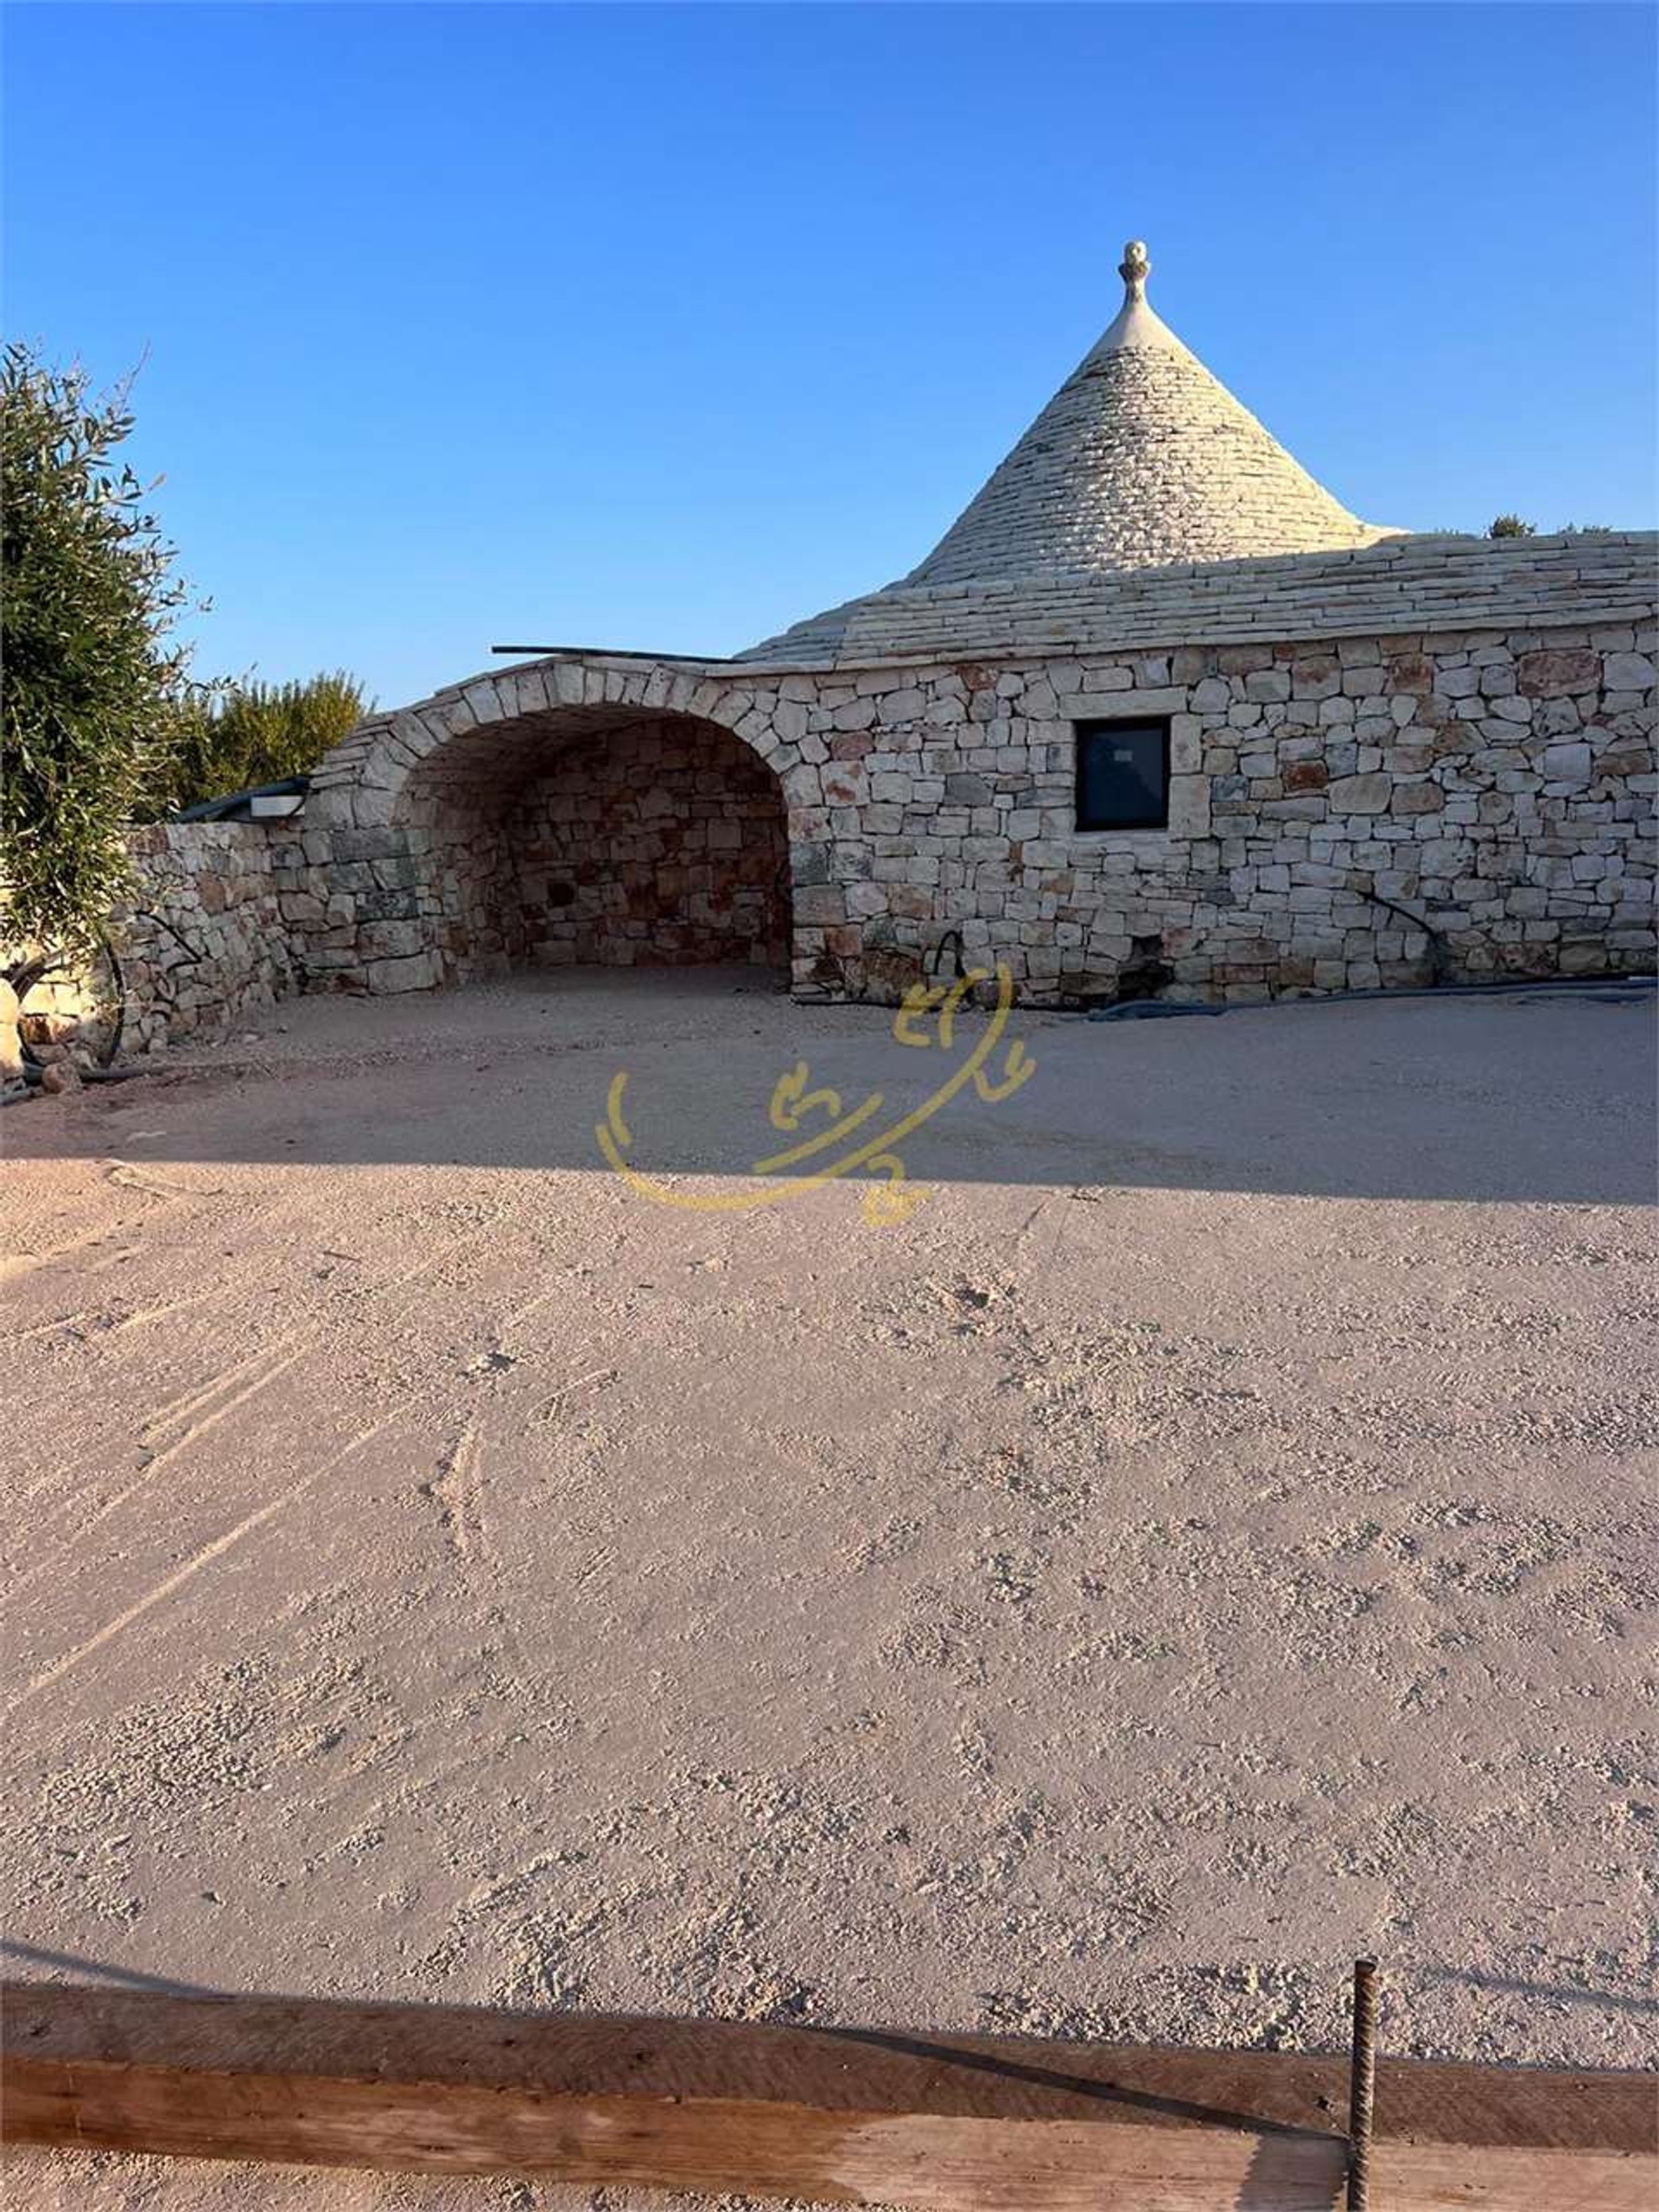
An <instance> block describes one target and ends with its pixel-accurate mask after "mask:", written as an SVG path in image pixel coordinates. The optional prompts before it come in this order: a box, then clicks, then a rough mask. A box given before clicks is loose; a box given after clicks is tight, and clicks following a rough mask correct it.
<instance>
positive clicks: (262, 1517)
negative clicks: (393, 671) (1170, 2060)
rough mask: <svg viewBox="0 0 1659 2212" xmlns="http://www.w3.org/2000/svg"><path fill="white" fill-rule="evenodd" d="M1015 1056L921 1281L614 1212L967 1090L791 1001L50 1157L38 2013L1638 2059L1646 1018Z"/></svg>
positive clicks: (30, 1569) (626, 983)
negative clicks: (794, 1083) (80, 2006)
mask: <svg viewBox="0 0 1659 2212" xmlns="http://www.w3.org/2000/svg"><path fill="white" fill-rule="evenodd" d="M1650 1032H1651V1014H1650V1008H1649V1007H1646V1006H1644V1005H1643V1004H1641V1003H1637V1002H1634V1001H1633V1000H1632V998H1631V997H1630V995H1626V997H1625V998H1624V1001H1622V1002H1615V1003H1610V1002H1607V1001H1595V1000H1592V999H1587V998H1583V997H1578V998H1573V997H1567V996H1550V997H1543V998H1540V997H1536V996H1529V997H1523V996H1521V995H1514V996H1505V997H1501V998H1491V999H1457V1000H1450V1001H1442V1002H1440V1003H1431V1002H1428V1001H1422V1000H1411V1001H1395V1002H1389V1003H1366V1004H1350V1005H1328V1006H1300V1007H1276V1008H1272V1009H1262V1010H1261V1011H1259V1012H1255V1011H1253V1012H1237V1013H1233V1014H1229V1015H1227V1016H1226V1017H1225V1018H1224V1019H1223V1020H1185V1021H1173V1022H1156V1023H1145V1024H1136V1025H1134V1026H1128V1025H1100V1024H1088V1023H1084V1022H1081V1021H1077V1020H1069V1019H1066V1018H1064V1017H1057V1016H1041V1015H1030V1016H1025V1017H1020V1018H1019V1019H1017V1020H1016V1021H1015V1023H1014V1033H1017V1034H1019V1035H1020V1037H1021V1038H1022V1039H1024V1041H1025V1044H1026V1047H1027V1051H1028V1052H1029V1053H1030V1055H1031V1057H1032V1058H1033V1061H1034V1063H1035V1073H1034V1074H1033V1076H1032V1077H1031V1079H1030V1080H1029V1081H1028V1082H1027V1084H1026V1085H1025V1087H1024V1088H1023V1089H1022V1090H1020V1091H1019V1092H1018V1093H1017V1094H1016V1095H1015V1096H1014V1097H1012V1098H1010V1099H1008V1100H1007V1101H1006V1102H1004V1103H998V1104H986V1103H982V1102H981V1101H979V1100H977V1099H975V1098H973V1097H972V1096H971V1094H969V1095H968V1096H967V1098H966V1101H964V1099H961V1098H959V1099H957V1101H955V1102H954V1103H952V1104H951V1105H950V1107H948V1108H947V1109H945V1110H944V1112H943V1113H942V1114H940V1115H939V1116H938V1118H937V1119H936V1120H934V1121H933V1122H931V1123H929V1124H928V1125H927V1126H926V1127H925V1128H923V1129H922V1130H921V1131H920V1132H919V1133H918V1135H917V1136H916V1138H915V1139H914V1140H913V1141H911V1142H908V1143H906V1145H904V1146H902V1147H900V1149H901V1150H902V1152H903V1155H904V1158H905V1162H906V1167H907V1168H908V1170H909V1172H910V1173H911V1175H912V1177H913V1178H914V1179H916V1180H917V1181H918V1183H921V1184H924V1185H926V1186H928V1188H929V1190H930V1192H931V1195H929V1196H928V1197H927V1198H926V1199H925V1202H924V1203H922V1204H921V1205H919V1206H918V1208H917V1210H916V1211H913V1212H912V1213H911V1214H910V1215H909V1217H907V1218H906V1220H904V1221H903V1222H902V1223H900V1224H897V1225H889V1226H885V1227H872V1226H869V1225H867V1224H866V1223H865V1222H864V1220H863V1219H862V1218H861V1204H860V1190H859V1188H858V1186H856V1185H853V1184H851V1183H849V1182H835V1183H831V1184H829V1185H827V1186H826V1187H824V1188H822V1189H820V1190H817V1191H816V1192H810V1194H807V1195H805V1196H802V1197H798V1198H793V1199H791V1200H790V1201H788V1202H787V1203H782V1204H777V1205H767V1206H765V1207H763V1208H760V1209H759V1210H756V1211H748V1212H742V1213H732V1212H694V1211H690V1212H689V1211H675V1210H671V1209H669V1208H667V1207H664V1206H660V1205H652V1204H650V1203H647V1202H646V1201H645V1200H644V1199H642V1198H639V1197H638V1196H636V1195H634V1194H633V1193H632V1192H630V1191H628V1190H627V1189H626V1187H625V1186H624V1185H622V1184H621V1183H620V1181H619V1179H617V1178H616V1177H615V1176H614V1175H613V1174H612V1173H609V1172H608V1171H607V1169H606V1167H605V1166H604V1164H603V1162H602V1160H601V1158H600V1155H599V1153H598V1149H597V1147H596V1144H595V1141H594V1124H595V1122H598V1121H599V1120H600V1119H601V1116H602V1115H603V1113H604V1109H605V1100H606V1093H607V1085H608V1084H609V1083H610V1080H611V1077H612V1076H613V1073H614V1072H615V1071H617V1070H618V1069H619V1068H623V1067H626V1068H627V1069H628V1070H629V1071H630V1081H629V1085H628V1089H627V1093H626V1097H627V1118H628V1122H629V1123H630V1126H631V1127H632V1129H633V1132H634V1135H635V1138H636V1147H635V1154H636V1157H637V1158H638V1159H639V1161H640V1162H641V1164H642V1165H646V1166H651V1167H652V1168H653V1169H656V1170H659V1171H662V1172H663V1173H667V1174H669V1175H670V1176H671V1179H672V1186H673V1187H674V1188H675V1189H676V1190H677V1192H681V1193H682V1194H690V1195H694V1196H702V1195H708V1194H709V1193H710V1192H728V1191H734V1190H735V1191H739V1192H741V1191H742V1190H744V1189H745V1188H746V1187H747V1188H749V1189H753V1185H742V1184H735V1183H732V1182H730V1181H728V1180H726V1179H725V1178H728V1177H730V1176H731V1175H733V1174H734V1173H741V1171H742V1170H743V1169H744V1168H745V1167H746V1166H747V1164H748V1163H749V1162H750V1161H752V1160H753V1159H755V1158H756V1157H757V1156H759V1155H761V1154H765V1153H766V1152H768V1151H770V1150H774V1149H776V1148H778V1147H779V1146H780V1145H782V1144H783V1143H785V1142H786V1141H788V1140H787V1139H786V1138H780V1137H779V1136H778V1135H776V1134H775V1133H773V1132H772V1131H771V1130H769V1128H768V1127H767V1123H766V1109H767V1101H768V1098H769V1096H770V1094H771V1091H772V1084H773V1083H774V1082H775V1080H776V1078H777V1077H778V1076H779V1074H780V1073H782V1072H783V1071H785V1069H787V1068H790V1067H791V1066H792V1065H794V1064H795V1063H796V1062H798V1061H801V1060H804V1061H806V1062H808V1063H809V1065H810V1081H811V1083H812V1084H820V1083H826V1084H832V1085H833V1086H834V1088H835V1089H836V1090H837V1091H838V1092H839V1093H840V1094H841V1096H842V1101H843V1103H844V1104H845V1105H847V1106H848V1107H849V1108H850V1107H851V1106H852V1105H853V1104H854V1103H855V1102H857V1101H860V1100H861V1099H862V1098H863V1097H864V1096H865V1095H866V1094H867V1093H868V1091H870V1090H881V1091H882V1092H883V1093H884V1094H885V1096H886V1098H887V1109H886V1116H884V1122H885V1119H886V1118H891V1117H892V1116H893V1114H894V1113H895V1112H896V1111H897V1110H898V1109H899V1105H901V1104H908V1103H912V1102H913V1101H914V1100H916V1099H918V1098H920V1097H921V1096H922V1095H923V1094H924V1093H925V1091H926V1090H929V1089H930V1088H931V1085H932V1084H936V1083H937V1082H938V1080H940V1078H941V1077H942V1075H943V1073H944V1071H945V1060H944V1055H943V1054H942V1053H941V1052H938V1051H937V1050H936V1051H935V1052H931V1053H918V1052H911V1051H906V1049H904V1048H903V1047H902V1046H899V1045H897V1044H895V1043H894V1041H893V1039H892V1037H891V1035H890V1033H889V1020H888V1017H887V1016H886V1015H884V1014H880V1013H879V1012H875V1011H872V1010H862V1009H861V1010H846V1009H833V1008H822V1009H812V1008H804V1007H796V1006H794V1005H792V1004H791V1002H790V1001H788V1000H787V999H785V998H783V997H781V996H779V995H777V994H776V993H775V992H774V991H773V990H772V988H770V987H769V985H768V984H767V983H766V982H765V981H764V980H763V979H758V978H756V977H754V976H747V977H744V976H740V977H734V976H730V975H721V974H713V975H710V974H690V975H681V976H664V975H656V976H643V975H642V976H574V977H573V976H562V977H540V978H538V977H531V978H526V979H524V980H523V981H521V982H515V983H514V984H512V985H510V986H505V985H504V986H501V987H499V988H481V989H477V990H473V991H469V992H466V993H460V994H455V995H449V996H446V997H442V998H438V999H435V1000H423V1001H418V1002H414V1003H410V1002H403V1003H399V1002H396V1001H378V1002H374V1003H370V1004H358V1003H352V1002H345V1001H327V1002H325V1001H302V1002H301V1003H299V1004H297V1005H296V1006H293V1007H289V1008H286V1009H284V1010H283V1016H282V1027H281V1028H280V1029H273V1030H272V1032H271V1033H270V1034H268V1035H265V1036H264V1037H261V1038H260V1039H257V1041H256V1042H254V1043H244V1044H241V1045H238V1046H232V1047H230V1048H228V1049H227V1050H226V1051H224V1052H219V1053H217V1054H204V1055H201V1056H199V1057H197V1058H193V1059H190V1060H188V1061H180V1062H177V1063H175V1065H174V1067H173V1068H172V1069H171V1070H170V1071H168V1072H167V1073H166V1074H164V1075H162V1076H161V1077H156V1078H153V1079H148V1080H145V1081H142V1082H135V1083H131V1084H124V1085H122V1086H119V1087H116V1088H111V1089H109V1090H100V1091H98V1092H95V1093H88V1094H86V1096H84V1097H82V1098H81V1099H79V1100H63V1101H53V1102H40V1103H34V1104H30V1105H29V1106H25V1107H21V1108H17V1109H12V1110H10V1111H9V1112H7V1113H6V1115H5V1116H4V1117H3V1126H0V1137H3V1139H4V1140H5V1142H6V1147H7V1150H8V1153H9V1154H10V1165H9V1166H8V1167H7V1169H6V1171H5V1176H4V1214H5V1219H6V1225H7V1236H6V1245H5V1249H7V1250H8V1251H9V1252H10V1253H11V1254H12V1255H14V1256H13V1257H12V1258H11V1259H10V1262H8V1263H7V1271H8V1274H9V1278H10V1307H11V1312H12V1315H13V1321H12V1337H11V1343H10V1351H9V1370H10V1382H11V1385H12V1389H11V1403H12V1408H13V1416H14V1420H13V1439H14V1443H13V1450H12V1452H10V1454H9V1455H8V1464H7V1468H6V1487H7V1491H8V1492H9V1493H10V1495H9V1497H8V1498H7V1510H6V1513H5V1543H6V1548H7V1552H8V1554H9V1556H8V1560H7V1571H8V1573H9V1576H10V1604H9V1606H8V1627H9V1639H8V1641H9V1659H10V1665H9V1668H8V1670H7V1681H8V1684H9V1688H7V1691H6V1694H5V1700H4V1702H5V1707H6V1710H7V1713H8V1718H9V1721H10V1746H11V1758H10V1780H9V1783H8V1797H7V1802H6V1808H5V1809H6V1818H5V1821H4V1822H3V1827H0V1884H3V1897H4V1911H5V1922H6V1925H7V1928H8V1931H9V1936H10V1944H9V1949H10V1971H11V1972H13V1973H21V1974H25V1975H33V1976H42V1975H67V1976H70V1977H72V1978H100V1977H102V1978H113V1979H116V1980H122V1981H124V1982H128V1983H130V1982H133V1981H135V1980H138V1981H149V1980H160V1981H163V1982H165V1983H167V1984H168V1985H169V1986H179V1985H183V1986H202V1987H213V1988H229V1989H276V1990H284V1991H296V1992H316V1993H326V1994H331V1995H334V1994H361V1995H376V1996H381V1997H387V1998H408V1999H448V2000H453V2001H458V2002H472V2001H476V2002H486V2003H493V2004H505V2005H524V2006H531V2007H535V2006H547V2005H558V2006H585V2007H594V2008H632V2009H644V2010H657V2011H665V2012H723V2013H735V2014H743V2015H751V2016H757V2017H770V2018H785V2019H801V2020H808V2021H831V2020H842V2021H849V2022H883V2023H887V2024H916V2025H923V2024H925V2025H931V2026H938V2027H957V2028H982V2029H987V2030H998V2029H1007V2030H1020V2031H1038V2032H1042V2033H1052V2034H1056V2035H1084V2036H1103V2037H1131V2038H1135V2039H1144V2040H1148V2041H1166V2042H1189V2043H1206V2042H1240V2043H1249V2044H1265V2045H1279V2046H1294V2045H1300V2044H1306V2045H1329V2044H1339V2043H1340V2042H1341V2041H1342V2040H1343V2036H1344V2024H1343V2017H1342V2013H1343V2005H1344V1986H1345V1981H1344V1978H1345V1973H1346V1967H1347V1963H1348V1961H1350V1960H1351V1958H1352V1957H1353V1956H1354V1955H1356V1954H1357V1953H1358V1952H1361V1951H1364V1950H1370V1949H1375V1950H1376V1951H1378V1952H1379V1953H1380V1954H1381V1955H1383V1958H1384V1960H1385V1961H1387V1963H1388V1967H1389V1975H1390V1988H1391V1995H1390V2000H1389V2018H1388V2030H1387V2040H1388V2044H1389V2047H1390V2048H1392V2049H1395V2050H1409V2051H1413V2052H1416V2053H1419V2054H1421V2055H1426V2056H1469V2057H1476V2058H1490V2059H1498V2058H1503V2059H1517V2060H1532V2061H1539V2062H1556V2063H1578V2064H1586V2065H1633V2064H1641V2063H1651V2062H1652V2061H1654V2060H1655V2058H1656V2057H1659V2006H1656V2002H1655V1999H1654V1994H1653V1992H1654V1986H1655V1977H1654V1967H1655V1955H1654V1950H1653V1948H1652V1942H1651V1936H1650V1933H1649V1929H1650V1927H1651V1907H1652V1902H1653V1897H1652V1868H1653V1865H1654V1844H1655V1840H1656V1821H1659V1809H1656V1808H1659V1783H1656V1777H1655V1774H1654V1771H1653V1768H1652V1764H1651V1760H1650V1746H1651V1723H1652V1708H1653V1692H1654V1684H1655V1669H1654V1662H1653V1643H1652V1635H1651V1631H1652V1625H1653V1618H1654V1605H1653V1599H1654V1589H1655V1580H1656V1573H1655V1570H1656V1547H1655V1541H1654V1509H1653V1506H1652V1503H1651V1498H1652V1496H1653V1490H1654V1485H1653V1464H1654V1463H1653V1458H1652V1453H1651V1446H1652V1443H1653V1440H1654V1436H1655V1429H1656V1421H1655V1402H1656V1395H1659V1392H1656V1385H1655V1382H1654V1379H1653V1374H1652V1368H1651V1358H1650V1355H1651V1346H1652V1342H1653V1334H1654V1325H1655V1321H1656V1318H1659V1294H1656V1290H1655V1286H1654V1277H1653V1261H1654V1244H1653V1238H1652V1235H1651V1230H1650V1225H1649V1224H1650V1220H1651V1215H1650V1212H1649V1200H1650V1198H1651V1197H1652V1194H1653V1191H1652V1167H1651V1128H1652V1123H1651V1114H1652V1097H1651V1090H1652V1083H1651V1076H1652V1059H1653V1055H1652V1049H1651V1033H1650ZM977 1033H978V1029H977V1017H976V1018H975V1019H974V1020H970V1021H968V1022H965V1023H964V1024H963V1035H961V1036H960V1037H959V1038H958V1040H957V1058H958V1059H959V1058H960V1056H961V1053H962V1052H963V1051H965V1050H966V1049H967V1047H968V1046H969V1044H970V1043H971V1041H972V1039H973V1037H974V1036H975V1035H976V1034H977ZM884 1122H880V1123H879V1122H875V1121H873V1122H871V1123H870V1125H869V1126H870V1127H871V1128H875V1127H878V1126H882V1125H884ZM20 2164H22V2165H23V2166H24V2167H26V2169H27V2177H28V2178H27V2189H28V2201H29V2202H30V2203H31V2204H32V2205H39V2206H41V2207H69V2206H73V2207H76V2208H83V2207H84V2208H88V2212H105V2208H108V2209H109V2212H113V2208H117V2207H121V2208H132V2207H137V2206H141V2205H142V2206H149V2205H165V2206H167V2207H169V2208H172V2207H178V2208H187V2207H188V2208H190V2212H208V2208H216V2209H217V2208H224V2212H231V2209H232V2208H235V2212H244V2208H246V2207H248V2206H250V2205H252V2204H256V2203H257V2204H258V2205H261V2206H268V2205H280V2206H289V2205H292V2206H295V2207H296V2208H297V2207H306V2208H309V2207H321V2206H325V2205H326V2206H327V2207H330V2208H335V2207H340V2208H351V2212H355V2208H359V2207H361V2208H369V2207H373V2208H377V2212H378V2208H391V2207H394V2206H396V2207H405V2206H407V2207H416V2206H418V2207H420V2208H423V2212H436V2208H440V2207H442V2208H455V2209H456V2212H460V2208H462V2207H475V2206H489V2207H495V2206H503V2205H515V2206H532V2205H533V2206H538V2207H539V2206H543V2205H546V2206H550V2207H552V2206H560V2207H565V2206H570V2205H574V2204H576V2203H587V2202H594V2203H597V2202H604V2203H607V2204H608V2205H610V2206H612V2207H619V2206H622V2205H625V2204H632V2202H634V2201H635V2200H634V2198H633V2197H632V2196H631V2195H630V2194H629V2193H627V2192H618V2191H614V2190H613V2191H610V2192H600V2193H598V2194H597V2195H595V2194H594V2193H592V2192H588V2191H573V2190H559V2189H557V2188H554V2187H550V2186H543V2185H539V2184H534V2183H522V2182H502V2183H499V2184H496V2183H465V2184H462V2183H453V2182H417V2181H414V2180H404V2179H395V2178H388V2177H374V2176H367V2175H364V2176H355V2175H339V2174H316V2175H307V2174H303V2173H300V2172H297V2171H296V2172H288V2173H283V2174H282V2175H276V2174H266V2175H264V2176H263V2177H251V2176H250V2175H248V2174H246V2173H245V2172H244V2171H241V2170H238V2169H236V2168H233V2167H227V2168H211V2167H207V2166H200V2167H189V2166H178V2167H173V2168H168V2167H165V2166H163V2165H162V2164H159V2163H156V2162H150V2161H144V2160H138V2159H123V2158H102V2157H93V2156H77V2157H74V2158H70V2157H61V2158H59V2157H52V2158H47V2157H42V2156H38V2155H36V2156H33V2157H26V2158H20ZM638 2201H639V2202H640V2203H641V2204H643V2203H644V2202H646V2200H645V2198H644V2197H643V2196H641V2197H640V2198H639V2200H638Z"/></svg>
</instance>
